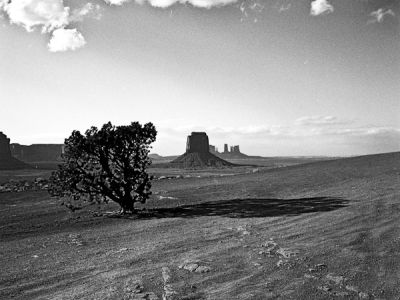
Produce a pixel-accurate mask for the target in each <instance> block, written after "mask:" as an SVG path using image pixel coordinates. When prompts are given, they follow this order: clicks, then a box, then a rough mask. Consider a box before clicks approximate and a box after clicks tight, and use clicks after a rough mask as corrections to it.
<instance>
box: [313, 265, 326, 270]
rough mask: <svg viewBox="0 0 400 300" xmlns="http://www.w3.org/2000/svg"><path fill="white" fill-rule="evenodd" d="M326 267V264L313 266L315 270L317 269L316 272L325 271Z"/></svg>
mask: <svg viewBox="0 0 400 300" xmlns="http://www.w3.org/2000/svg"><path fill="white" fill-rule="evenodd" d="M327 267H328V266H327V265H326V264H316V265H315V268H316V269H318V270H321V269H325V268H327Z"/></svg>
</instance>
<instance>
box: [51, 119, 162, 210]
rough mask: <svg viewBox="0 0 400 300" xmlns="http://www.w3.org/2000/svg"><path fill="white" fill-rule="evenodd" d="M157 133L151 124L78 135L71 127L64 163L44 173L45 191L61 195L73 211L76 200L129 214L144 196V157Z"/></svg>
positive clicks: (147, 182)
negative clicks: (111, 203) (108, 204)
mask: <svg viewBox="0 0 400 300" xmlns="http://www.w3.org/2000/svg"><path fill="white" fill-rule="evenodd" d="M156 135H157V131H156V129H155V127H154V125H153V124H152V123H147V124H145V125H143V126H142V125H141V124H139V123H138V122H132V123H131V124H130V125H128V126H114V125H112V124H111V122H109V123H107V124H104V125H103V127H102V128H101V129H100V130H99V129H98V128H96V127H91V128H90V129H89V130H87V131H86V133H85V135H82V134H81V133H80V132H79V131H73V132H72V134H71V136H70V137H69V138H67V139H66V140H65V153H64V155H63V160H64V163H63V164H61V165H60V166H59V169H58V170H57V171H55V172H53V174H52V175H51V177H50V185H49V193H50V194H51V195H52V196H56V197H59V198H63V199H66V200H68V201H66V202H65V203H66V205H67V207H69V208H71V209H74V208H76V204H77V203H79V204H81V203H82V201H89V202H98V203H101V202H108V201H109V200H112V201H114V202H116V203H118V204H119V205H120V207H121V211H122V212H123V213H133V212H134V205H135V203H136V202H141V203H144V202H145V201H146V200H147V199H148V198H149V196H150V194H151V191H150V188H151V176H150V175H149V174H148V173H147V168H148V167H149V165H150V164H151V160H150V158H149V156H148V154H149V151H150V148H151V146H150V145H151V143H153V142H154V141H155V140H156Z"/></svg>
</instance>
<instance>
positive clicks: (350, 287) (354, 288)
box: [346, 285, 359, 293]
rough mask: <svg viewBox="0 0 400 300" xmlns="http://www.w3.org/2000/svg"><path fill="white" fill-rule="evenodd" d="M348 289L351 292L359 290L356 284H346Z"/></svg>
mask: <svg viewBox="0 0 400 300" xmlns="http://www.w3.org/2000/svg"><path fill="white" fill-rule="evenodd" d="M346 290H348V291H350V292H355V293H358V292H359V289H358V288H357V287H356V286H354V285H346Z"/></svg>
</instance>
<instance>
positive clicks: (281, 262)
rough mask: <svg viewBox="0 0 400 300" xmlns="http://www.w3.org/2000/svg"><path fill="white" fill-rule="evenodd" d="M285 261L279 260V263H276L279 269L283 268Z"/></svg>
mask: <svg viewBox="0 0 400 300" xmlns="http://www.w3.org/2000/svg"><path fill="white" fill-rule="evenodd" d="M283 263H284V262H283V260H282V259H280V260H278V262H277V263H276V265H277V266H278V267H282V266H283Z"/></svg>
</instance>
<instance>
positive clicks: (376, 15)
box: [369, 8, 396, 23]
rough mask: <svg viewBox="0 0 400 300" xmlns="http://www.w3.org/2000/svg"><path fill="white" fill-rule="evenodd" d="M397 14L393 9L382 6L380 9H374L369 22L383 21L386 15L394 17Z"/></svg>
mask: <svg viewBox="0 0 400 300" xmlns="http://www.w3.org/2000/svg"><path fill="white" fill-rule="evenodd" d="M395 15H396V14H395V13H394V11H393V10H391V9H384V8H380V9H378V10H375V11H373V12H372V13H371V14H370V16H371V17H372V20H370V21H369V23H376V22H378V23H381V22H383V20H384V19H385V17H386V16H392V17H394V16H395Z"/></svg>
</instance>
